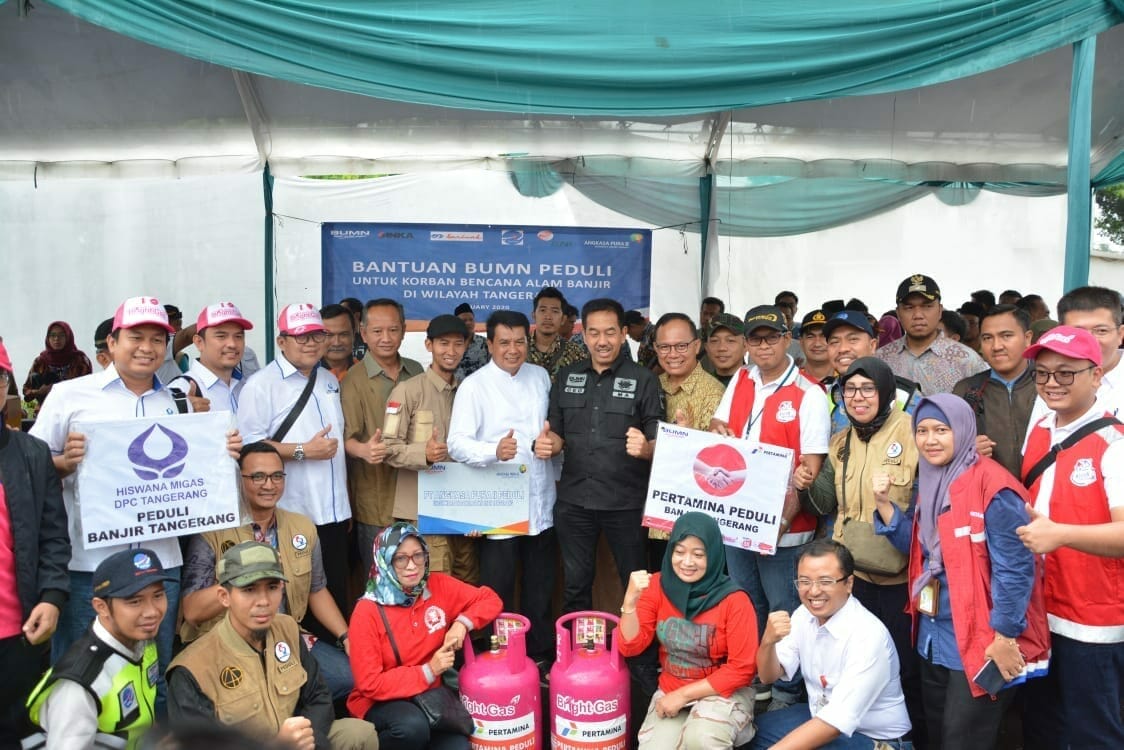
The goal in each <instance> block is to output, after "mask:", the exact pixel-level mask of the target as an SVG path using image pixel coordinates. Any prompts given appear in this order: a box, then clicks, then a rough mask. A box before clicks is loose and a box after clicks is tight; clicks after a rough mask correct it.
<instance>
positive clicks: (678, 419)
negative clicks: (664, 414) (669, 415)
mask: <svg viewBox="0 0 1124 750" xmlns="http://www.w3.org/2000/svg"><path fill="white" fill-rule="evenodd" d="M675 424H677V425H678V426H680V427H690V426H691V421H690V419H689V418H688V417H687V412H685V411H683V410H682V409H676V410H675Z"/></svg>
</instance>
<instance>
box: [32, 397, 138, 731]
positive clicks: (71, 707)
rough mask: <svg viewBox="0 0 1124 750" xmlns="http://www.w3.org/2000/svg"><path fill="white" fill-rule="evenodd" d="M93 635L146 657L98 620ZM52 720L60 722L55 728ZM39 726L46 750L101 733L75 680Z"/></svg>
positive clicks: (43, 712) (134, 657) (65, 683)
mask: <svg viewBox="0 0 1124 750" xmlns="http://www.w3.org/2000/svg"><path fill="white" fill-rule="evenodd" d="M52 392H53V391H52ZM94 635H96V636H97V637H98V640H100V641H101V642H102V643H104V644H106V645H107V646H109V647H110V648H112V649H113V650H114V651H116V652H117V653H119V654H121V655H122V656H124V657H125V658H126V659H129V660H131V661H134V662H137V661H140V660H141V659H142V658H143V657H144V647H145V645H146V643H147V642H146V641H139V642H138V643H137V646H136V648H133V649H130V648H127V647H126V646H125V645H124V644H123V643H121V642H120V641H118V640H117V639H116V638H114V637H113V636H112V635H110V634H109V631H108V630H106V629H105V628H104V627H103V626H102V624H101V622H99V621H98V620H94ZM52 717H57V718H58V721H57V722H54V726H52V720H51V719H52ZM39 726H41V727H42V728H43V731H44V732H46V734H47V750H86V749H87V748H90V747H94V736H95V735H97V733H98V707H97V704H96V703H95V702H94V698H93V696H92V695H90V692H89V691H88V690H86V688H85V687H83V686H82V685H79V684H78V683H77V682H74V681H73V680H59V682H58V684H57V685H56V686H55V688H54V690H52V691H51V694H50V695H49V696H48V697H47V700H46V701H44V702H43V705H42V706H40V708H39Z"/></svg>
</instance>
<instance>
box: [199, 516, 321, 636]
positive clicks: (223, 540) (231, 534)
mask: <svg viewBox="0 0 1124 750" xmlns="http://www.w3.org/2000/svg"><path fill="white" fill-rule="evenodd" d="M276 513H277V554H278V555H280V557H281V568H282V570H283V572H284V573H285V577H286V578H288V579H289V580H288V581H287V582H286V583H285V600H286V601H287V602H288V613H289V615H291V616H292V617H293V619H295V620H296V621H297V622H300V621H301V620H303V619H304V615H305V613H306V612H307V611H308V594H309V591H308V590H309V588H310V587H311V585H312V549H313V547H315V546H316V540H317V536H316V526H315V524H313V523H312V521H311V520H310V519H309V518H308V517H307V516H303V515H301V514H300V513H293V512H292V511H287V510H282V509H281V508H277V509H276ZM202 537H203V539H204V541H206V542H207V544H208V545H210V547H211V549H212V550H213V551H214V553H215V560H216V561H217V560H218V559H219V558H220V557H222V554H223V553H224V552H226V551H227V550H228V549H230V548H231V547H233V546H234V545H236V544H240V543H241V542H252V541H253V540H254V530H253V527H252V526H251V525H250V524H245V525H243V526H235V527H234V528H232V529H222V530H221V531H208V532H206V533H204V534H202ZM224 616H225V615H221V614H220V615H217V616H215V617H214V618H212V619H210V620H208V621H207V622H205V623H202V624H201V625H199V626H198V627H196V626H195V625H192V624H191V623H190V622H187V621H186V620H185V621H184V623H183V625H182V626H181V627H180V639H181V640H182V641H183V642H184V643H191V642H192V641H194V640H195V639H196V638H198V637H199V636H201V635H203V634H204V633H206V632H207V631H209V630H210V629H211V628H213V627H214V626H215V625H217V624H218V622H219V621H220V620H222V618H223V617H224Z"/></svg>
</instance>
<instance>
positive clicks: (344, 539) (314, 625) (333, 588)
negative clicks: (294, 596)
mask: <svg viewBox="0 0 1124 750" xmlns="http://www.w3.org/2000/svg"><path fill="white" fill-rule="evenodd" d="M347 523H348V522H347V521H340V522H338V523H326V524H324V525H323V526H317V527H316V534H317V536H319V537H320V556H321V557H322V558H323V559H324V577H325V578H326V579H327V588H328V593H330V594H331V595H332V599H334V600H335V602H336V606H337V607H339V608H340V613H341V614H342V615H343V619H344V621H346V620H347V619H348V618H349V617H350V616H351V609H352V607H351V606H350V605H351V602H349V601H348V596H347V579H348V575H349V572H348V567H347V554H348V553H347V550H348V546H349V540H348V535H347ZM302 624H303V625H304V626H305V627H306V628H308V630H309V632H311V633H312V634H313V635H315V636H316V637H317V638H324V639H326V640H327V641H328V642H329V643H335V642H336V636H337V635H339V634H338V633H330V632H328V629H327V628H325V627H324V626H323V625H322V624H320V622H318V621H317V620H316V617H315V616H314V615H313V614H312V611H311V610H310V611H309V612H308V614H306V615H305V616H304V621H303V622H302Z"/></svg>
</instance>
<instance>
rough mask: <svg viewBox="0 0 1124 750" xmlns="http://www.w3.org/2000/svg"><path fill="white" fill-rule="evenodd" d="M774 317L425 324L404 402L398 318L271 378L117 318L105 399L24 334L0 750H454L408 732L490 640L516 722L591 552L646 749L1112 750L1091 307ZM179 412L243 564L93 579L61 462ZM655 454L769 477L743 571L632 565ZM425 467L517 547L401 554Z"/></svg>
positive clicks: (1117, 652) (1117, 597)
mask: <svg viewBox="0 0 1124 750" xmlns="http://www.w3.org/2000/svg"><path fill="white" fill-rule="evenodd" d="M798 309H799V299H798V297H797V295H796V294H794V293H792V292H790V291H783V292H781V293H780V294H778V295H776V297H775V299H774V300H773V302H772V303H771V304H757V305H754V306H751V307H750V308H749V309H748V312H746V314H745V315H741V316H739V315H736V314H731V313H728V312H726V305H725V304H724V302H723V301H722V300H720V299H717V298H714V297H707V298H706V299H704V300H703V301H702V304H701V306H700V310H699V314H698V317H697V319H696V318H695V317H693V316H692V315H690V314H687V313H685V312H668V313H666V314H664V315H662V316H661V317H659V318H658V319H657V320H656V321H655V322H651V321H650V320H649V319H648V318H647V317H646V316H645V315H644V314H643V313H642V312H641V311H637V310H627V311H626V310H625V309H623V307H622V306H621V304H620V303H619V302H617V301H615V300H613V299H608V298H602V299H593V300H590V301H588V302H586V303H585V304H584V306H583V307H582V309H581V310H580V312H579V311H578V310H577V309H576V308H575V307H574V306H572V305H571V304H570V303H569V302H567V300H566V299H565V297H564V295H563V294H562V293H561V292H560V291H559V290H558V289H555V288H553V287H545V288H543V289H541V290H540V291H539V292H538V294H537V295H536V296H535V298H534V301H533V306H532V309H531V311H530V313H531V314H530V316H529V317H528V315H526V314H524V313H523V312H519V311H515V310H495V311H492V312H490V313H489V314H488V316H487V318H486V322H485V324H484V335H483V336H481V335H479V334H478V333H477V325H478V324H477V321H476V317H475V314H474V311H473V310H472V309H471V308H470V307H469V306H468V305H461V306H459V307H457V308H456V309H454V310H452V311H451V312H450V313H448V314H442V315H438V316H436V317H434V318H433V319H432V320H430V321H428V323H427V325H426V330H425V348H426V351H427V352H428V353H429V355H430V357H431V361H430V363H429V364H428V365H427V366H424V367H423V366H422V364H421V363H419V362H417V361H415V360H413V359H410V358H408V357H404V356H402V355H401V354H400V349H401V346H402V343H403V339H404V337H405V334H406V327H407V318H406V311H405V309H404V308H403V306H402V304H401V303H400V302H399V301H397V300H394V299H390V298H378V299H372V300H370V301H368V302H366V303H365V304H364V303H360V302H359V301H358V300H354V299H346V300H342V301H340V302H339V303H338V304H328V305H326V306H324V307H320V308H318V307H316V306H314V305H312V304H308V303H294V304H290V305H287V306H286V307H284V308H283V309H282V310H281V312H280V314H279V317H278V320H277V326H276V330H277V334H278V335H277V339H276V345H277V355H276V357H275V358H274V359H273V360H272V361H270V362H267V363H265V364H264V365H261V364H259V362H258V360H257V357H256V356H255V355H254V353H253V352H252V351H251V350H250V349H249V348H247V347H246V342H245V339H246V331H248V330H251V329H252V328H253V327H254V326H253V323H252V322H251V321H249V320H248V319H246V318H245V317H244V316H243V315H242V314H241V312H240V311H239V309H238V308H237V306H236V305H234V304H233V303H231V302H218V303H214V304H210V305H208V306H206V307H204V308H203V309H202V310H201V311H200V312H199V314H198V316H197V318H196V321H195V323H194V325H190V326H187V327H184V326H183V316H182V313H181V312H180V311H179V309H178V308H176V307H175V306H172V305H162V304H160V303H159V302H158V301H157V300H155V299H154V298H152V297H137V298H132V299H129V300H126V301H125V302H123V303H122V304H121V306H120V307H119V308H118V309H117V311H116V313H115V315H114V316H113V317H112V318H109V319H107V320H105V321H104V322H103V323H102V324H101V325H100V326H98V329H97V332H96V334H95V341H94V347H95V353H96V357H95V359H96V361H97V363H98V365H99V366H100V368H101V369H100V370H99V371H98V372H91V369H92V367H91V363H90V361H89V359H88V358H87V357H86V355H85V354H83V353H82V352H81V351H79V349H78V346H77V342H75V341H74V337H73V333H72V331H71V328H70V326H69V325H67V323H65V322H63V321H55V322H52V323H50V325H49V326H48V328H47V335H46V340H45V349H44V351H43V352H42V353H41V354H40V355H39V356H38V357H37V358H36V360H35V362H34V364H33V365H32V366H31V369H30V373H29V375H28V378H27V380H26V382H25V384H24V386H23V393H22V395H23V398H24V400H25V401H27V402H30V403H31V404H32V406H33V407H34V408H33V411H34V412H35V419H34V424H33V425H31V427H30V430H29V432H28V433H27V434H25V433H23V432H20V431H18V430H14V429H11V428H9V427H4V428H3V432H0V659H2V660H3V663H4V664H5V665H7V672H8V675H9V676H8V679H7V680H5V681H3V683H0V745H3V746H4V747H8V746H12V747H14V746H16V745H18V744H19V742H20V738H22V737H25V736H28V735H30V736H31V739H25V740H24V746H25V747H37V746H45V747H47V748H79V747H92V746H106V747H122V746H125V747H139V746H141V745H142V744H144V743H145V742H146V740H147V739H148V738H150V737H155V736H156V735H157V731H154V728H156V729H161V730H163V731H165V732H171V733H172V735H173V737H174V736H176V735H177V733H179V734H180V735H181V736H186V735H187V734H188V733H193V732H198V731H199V727H200V726H207V725H214V726H220V725H222V726H230V727H233V728H236V729H238V730H239V731H241V732H244V733H245V735H246V736H247V737H250V738H253V739H254V740H256V741H258V742H260V743H263V744H264V743H272V745H275V746H278V747H298V748H313V747H316V748H327V747H336V748H373V747H380V746H381V747H383V748H387V749H390V750H396V749H398V748H407V749H412V748H425V747H434V748H441V749H442V750H444V749H445V748H467V747H468V738H467V736H466V733H465V730H463V729H458V728H457V727H455V726H453V727H450V726H446V725H445V724H442V723H440V722H436V721H435V720H434V719H433V717H432V715H431V714H432V712H430V711H427V707H426V705H425V704H426V701H425V700H423V697H424V696H427V695H430V694H431V693H434V692H435V691H436V692H438V693H440V692H442V691H450V692H451V690H452V689H451V688H450V687H447V686H446V682H449V680H448V678H449V676H450V674H451V673H453V672H454V671H455V670H454V665H455V664H456V658H457V651H458V650H460V649H462V648H463V647H464V644H465V643H466V641H467V640H468V639H469V638H470V637H471V636H472V634H473V633H474V632H479V631H480V630H481V629H482V628H484V627H486V626H487V625H488V624H489V623H491V622H492V620H494V619H495V617H496V616H497V615H498V614H499V613H500V612H501V611H511V612H518V613H521V614H523V615H524V616H525V617H527V618H528V620H529V621H530V623H531V628H530V632H529V634H528V640H527V652H528V655H529V656H530V657H531V658H532V659H533V660H534V661H535V662H536V663H537V664H538V665H539V668H540V670H541V672H542V677H543V681H544V684H545V681H546V680H547V679H548V675H549V670H550V665H551V662H552V659H553V656H554V637H553V632H554V629H553V620H554V618H555V617H556V616H557V615H558V614H560V613H569V612H574V611H580V610H588V609H592V608H593V605H594V595H593V590H594V578H595V575H596V574H597V572H598V569H597V568H598V566H597V560H598V557H597V549H598V542H599V540H600V539H601V538H602V537H604V538H605V540H606V541H607V542H608V546H609V548H610V549H611V552H612V558H613V563H614V567H615V571H613V572H615V576H616V578H617V580H618V581H619V583H620V586H621V588H622V589H623V590H624V591H625V594H624V598H623V601H622V602H621V604H620V615H621V619H620V624H619V626H618V627H619V629H620V634H619V635H620V643H621V651H622V653H623V654H624V655H626V656H627V657H628V660H629V666H630V671H631V672H632V677H633V684H634V688H635V689H637V690H639V691H640V692H641V693H642V694H643V695H644V696H645V697H647V696H650V700H649V701H648V702H647V706H648V708H647V713H646V715H645V716H644V717H643V718H640V717H637V720H636V722H635V726H636V728H637V729H638V732H637V734H636V735H635V739H636V741H637V742H638V743H639V745H640V747H647V748H678V747H687V748H730V747H741V746H745V747H752V748H767V747H774V748H816V747H828V748H864V749H865V748H880V749H881V748H908V747H911V746H916V747H919V748H931V749H932V750H937V749H938V748H958V749H959V748H993V747H996V743H997V742H998V739H999V737H1000V735H1001V733H1002V732H1003V731H1004V726H1005V725H1018V724H1019V723H1020V722H1019V721H1018V719H1019V718H1020V716H1021V724H1022V726H1023V728H1024V731H1023V743H1024V747H1027V748H1051V749H1053V748H1066V747H1072V748H1120V747H1124V722H1122V720H1121V705H1122V700H1124V596H1122V591H1124V589H1122V588H1121V586H1122V581H1124V453H1122V451H1124V447H1122V446H1124V425H1122V424H1121V422H1120V421H1119V420H1118V419H1117V416H1118V414H1119V413H1120V410H1121V409H1122V408H1124V368H1122V367H1119V366H1118V365H1119V363H1120V356H1121V346H1122V336H1124V326H1122V322H1124V321H1122V315H1124V308H1122V304H1121V297H1120V295H1119V294H1118V293H1117V292H1115V291H1113V290H1109V289H1104V288H1100V287H1082V288H1079V289H1074V290H1072V291H1070V292H1068V293H1067V294H1066V295H1065V296H1063V297H1062V298H1061V299H1060V300H1059V301H1058V303H1057V305H1056V313H1057V319H1056V320H1051V319H1050V318H1049V315H1050V309H1049V307H1048V306H1047V305H1046V303H1045V302H1044V301H1043V300H1042V298H1041V297H1040V296H1038V295H1027V296H1021V295H1019V294H1018V293H1017V292H1014V291H1010V290H1009V291H1006V292H1003V293H1002V294H1001V295H1000V296H999V298H998V299H996V297H995V296H994V295H993V294H992V293H991V292H988V291H986V290H981V291H979V292H976V293H974V294H973V295H972V299H971V300H970V301H968V302H965V303H964V304H963V305H961V306H960V307H959V308H958V310H956V311H953V310H952V309H946V308H945V306H944V304H943V300H942V295H941V290H940V287H939V286H938V284H937V282H936V281H935V280H934V279H932V278H930V277H928V276H925V275H921V274H917V275H912V276H910V277H908V278H906V279H905V280H903V281H902V282H901V284H900V285H899V286H898V287H897V290H896V295H895V306H894V308H893V309H891V310H889V311H887V312H885V313H884V314H883V315H882V316H881V317H876V316H875V315H874V314H872V313H871V311H870V309H869V308H868V307H867V306H866V305H865V304H864V303H863V302H862V301H860V300H857V299H852V300H850V301H844V300H830V301H827V302H824V303H823V304H822V305H821V306H820V307H818V308H816V309H814V310H811V311H809V312H807V313H806V314H804V315H803V316H802V317H799V316H798ZM579 323H580V331H578V332H575V329H576V328H577V327H578V324H579ZM630 338H631V339H632V340H634V341H635V342H636V343H637V353H636V355H635V356H634V355H633V354H632V351H631V349H630V347H629V344H628V339H630ZM15 373H16V370H15V369H14V367H13V363H12V362H11V361H10V360H9V358H8V355H7V353H6V351H5V350H4V349H3V345H2V343H0V385H3V386H5V388H6V389H8V390H9V392H11V390H14V389H15ZM199 411H212V412H228V413H229V415H230V420H229V430H228V431H227V432H226V434H225V436H223V440H225V444H226V450H227V452H228V453H229V454H230V455H231V457H232V458H233V459H234V460H235V461H236V462H237V464H238V471H239V474H240V500H241V503H242V507H243V515H242V519H241V521H242V525H240V526H237V527H234V528H229V529H224V530H220V531H212V532H206V533H203V534H198V535H191V536H184V537H181V538H178V539H177V538H168V539H157V540H153V541H149V542H145V543H144V544H143V545H142V546H139V547H138V546H137V545H118V546H109V547H104V546H102V547H96V548H88V547H87V546H86V545H85V543H84V535H83V533H82V528H81V515H80V513H79V508H80V503H91V502H98V500H99V499H98V498H96V497H93V496H91V495H90V494H89V493H88V492H87V493H79V492H78V491H77V490H78V489H79V488H78V486H77V482H76V476H75V475H76V469H77V468H78V466H79V465H80V464H81V462H82V461H83V460H84V459H85V456H86V437H85V435H83V434H82V432H81V431H80V425H81V424H82V423H88V422H90V421H92V420H107V419H113V420H122V419H133V418H138V417H152V416H162V417H166V418H168V419H170V420H174V419H176V418H177V416H178V415H180V414H185V413H190V412H199ZM661 421H664V422H670V423H674V424H676V425H679V426H681V427H689V428H693V429H696V430H705V431H709V432H712V433H714V434H715V435H721V436H724V437H725V438H729V439H735V440H749V441H754V442H760V443H766V444H771V445H776V446H781V447H784V448H788V449H790V450H791V451H792V453H793V456H794V458H793V461H792V466H791V475H790V481H789V486H788V489H787V490H786V491H785V492H784V493H783V497H781V496H778V497H777V498H775V501H776V503H777V507H778V508H779V517H780V529H779V533H778V537H777V540H776V544H775V548H774V549H772V550H771V554H765V553H762V552H758V551H750V550H747V549H742V548H740V547H737V546H732V545H726V544H724V543H723V535H722V530H721V528H720V526H719V524H718V522H717V521H716V520H715V518H713V517H711V516H709V515H705V514H702V513H696V512H688V513H686V514H684V515H682V516H680V517H679V518H678V520H677V521H676V522H675V525H674V527H673V528H672V530H671V531H670V532H655V531H651V532H649V530H648V529H646V528H643V526H642V523H641V520H642V515H643V509H644V504H645V496H646V491H647V488H648V480H649V473H650V468H651V462H652V459H653V455H654V452H655V443H656V436H657V432H658V424H659V423H660V422H661ZM715 439H717V438H715ZM450 461H452V462H459V463H463V464H466V465H469V466H473V467H489V466H493V465H495V464H497V463H502V462H517V463H518V464H521V465H523V466H525V467H526V470H527V473H528V475H529V488H530V489H529V494H530V497H529V509H528V510H529V517H528V528H527V533H525V534H519V535H506V536H492V535H489V536H486V537H484V538H481V537H480V536H479V535H478V534H471V535H437V534H426V535H423V534H421V533H420V532H419V530H418V528H417V523H418V515H419V513H418V476H419V473H420V472H423V471H425V470H426V469H427V468H428V467H430V466H432V465H433V464H435V463H441V462H450ZM559 570H560V571H561V574H562V578H561V580H560V581H556V574H557V572H558V571H559ZM604 572H606V573H609V571H604ZM611 574H612V573H610V575H611ZM363 581H365V584H363V583H362V582H363ZM556 591H557V592H559V593H558V595H557V597H556V595H555V592H556ZM44 670H46V671H44ZM431 697H432V696H431ZM438 697H440V696H438ZM467 731H471V728H469V729H468V730H467ZM36 743H39V744H36Z"/></svg>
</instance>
